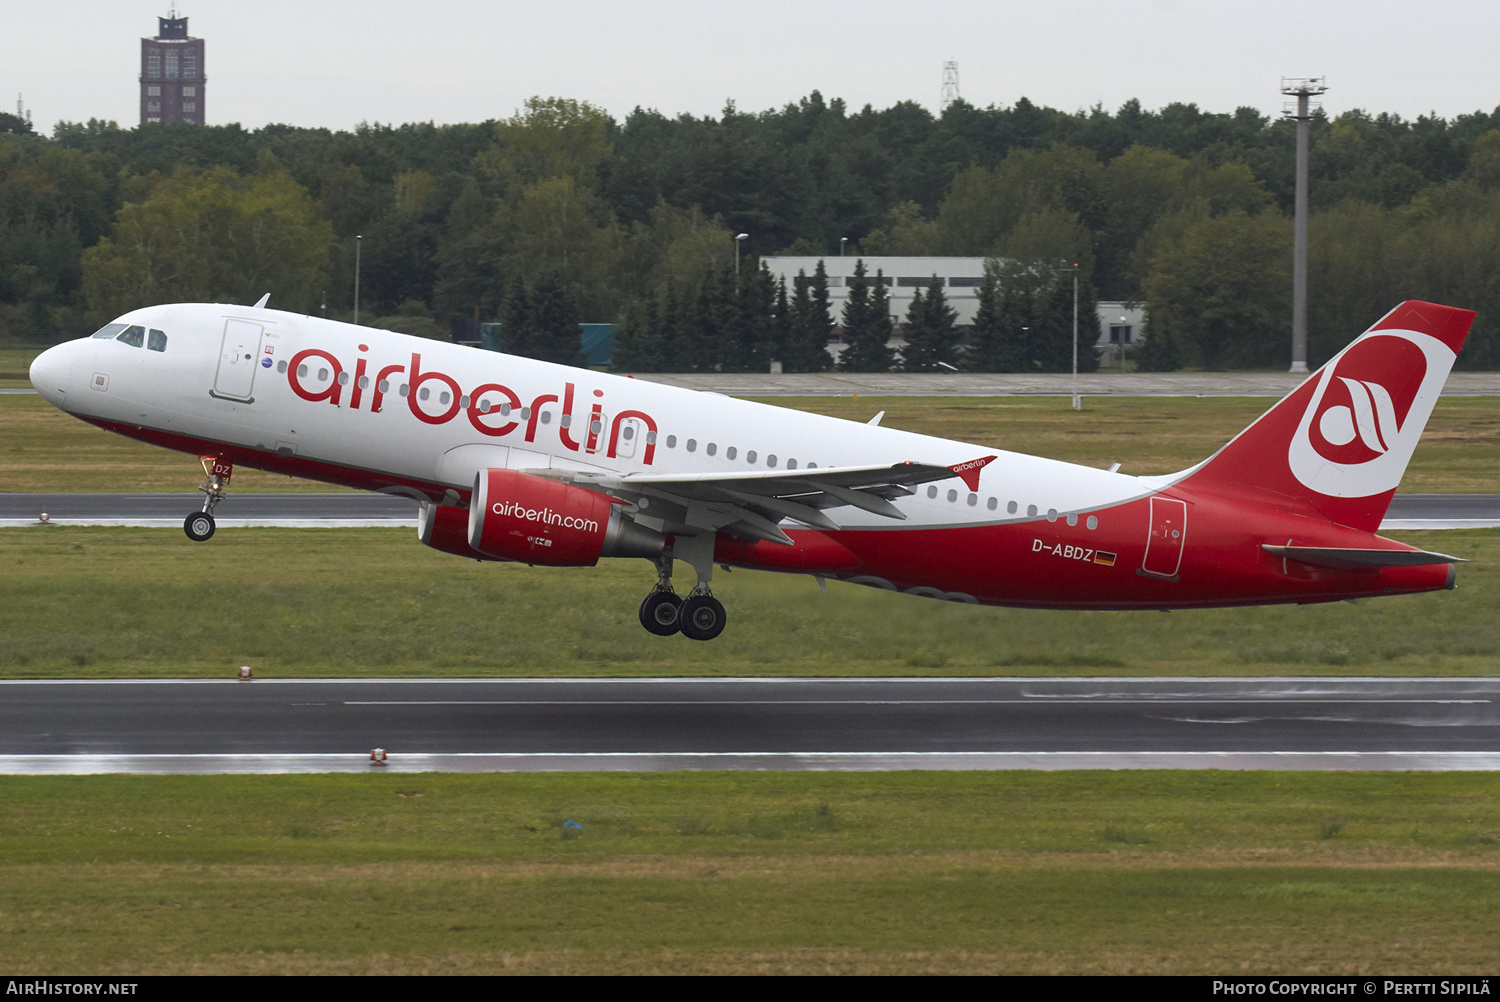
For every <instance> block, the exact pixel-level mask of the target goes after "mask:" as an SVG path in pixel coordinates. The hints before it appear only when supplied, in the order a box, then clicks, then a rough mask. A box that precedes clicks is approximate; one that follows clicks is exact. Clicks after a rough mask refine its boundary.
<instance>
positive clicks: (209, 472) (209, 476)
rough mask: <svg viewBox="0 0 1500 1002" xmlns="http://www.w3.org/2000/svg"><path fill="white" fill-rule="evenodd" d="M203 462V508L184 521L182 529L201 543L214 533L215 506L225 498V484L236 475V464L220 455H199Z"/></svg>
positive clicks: (201, 489)
mask: <svg viewBox="0 0 1500 1002" xmlns="http://www.w3.org/2000/svg"><path fill="white" fill-rule="evenodd" d="M198 458H199V459H200V460H202V462H203V474H204V481H203V484H202V486H200V487H199V488H198V490H199V491H201V492H202V493H203V495H204V497H203V509H202V510H201V511H195V512H193V513H192V514H191V515H189V516H188V517H187V518H185V519H183V521H182V531H183V532H185V533H187V538H189V539H191V540H192V541H193V542H195V543H201V542H203V541H204V540H206V539H208V538H209V537H210V536H212V535H213V534H214V529H215V528H216V526H215V525H214V508H216V507H218V504H219V502H220V501H223V500H224V485H225V484H227V483H228V482H229V478H230V477H231V476H233V475H234V464H233V463H231V462H230V461H229V460H227V459H220V458H219V457H218V456H199V457H198Z"/></svg>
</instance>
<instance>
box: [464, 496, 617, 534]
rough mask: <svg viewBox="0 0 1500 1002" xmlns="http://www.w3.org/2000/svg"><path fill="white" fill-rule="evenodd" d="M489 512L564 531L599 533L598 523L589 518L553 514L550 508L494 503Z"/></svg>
mask: <svg viewBox="0 0 1500 1002" xmlns="http://www.w3.org/2000/svg"><path fill="white" fill-rule="evenodd" d="M490 510H491V511H493V512H494V513H495V514H496V515H504V516H506V517H507V518H519V519H522V520H524V521H527V522H540V523H541V524H542V525H560V526H562V527H563V528H564V529H582V530H583V531H584V532H598V531H599V523H598V522H596V521H594V520H593V519H591V518H574V517H573V516H572V515H563V514H560V513H559V512H555V511H553V510H552V509H551V508H542V509H536V508H523V507H521V506H520V505H519V504H517V503H516V502H514V501H496V502H495V503H494V504H492V505H490Z"/></svg>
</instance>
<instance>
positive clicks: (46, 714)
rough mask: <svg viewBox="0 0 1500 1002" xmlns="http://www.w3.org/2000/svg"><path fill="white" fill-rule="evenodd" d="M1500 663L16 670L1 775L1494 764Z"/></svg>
mask: <svg viewBox="0 0 1500 1002" xmlns="http://www.w3.org/2000/svg"><path fill="white" fill-rule="evenodd" d="M1497 707H1500V679H1472V678H1469V679H1369V678H1352V679H1306V678H1250V679H1213V678H1192V679H1181V678H1133V679H1058V678H1030V679H1024V678H980V679H958V678H945V679H616V680H599V679H551V680H548V679H540V680H539V679H498V680H400V679H398V680H357V679H350V680H305V681H296V680H275V681H268V680H257V681H250V682H239V681H234V680H225V681H65V682H51V681H12V682H0V773H21V774H37V773H91V772H165V773H222V772H245V773H257V772H328V771H369V770H370V769H371V768H372V767H371V766H370V764H369V754H370V751H371V749H374V748H383V749H386V751H387V754H388V759H387V761H388V764H387V765H386V766H384V767H382V768H385V769H388V770H396V771H423V770H429V769H441V770H449V771H556V770H590V771H599V770H619V769H629V770H665V769H840V770H880V769H998V768H1028V769H1059V768H1109V769H1115V768H1223V769H1250V768H1257V769H1259V768H1270V769H1497V768H1500V710H1497Z"/></svg>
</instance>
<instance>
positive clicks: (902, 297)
mask: <svg viewBox="0 0 1500 1002" xmlns="http://www.w3.org/2000/svg"><path fill="white" fill-rule="evenodd" d="M985 260H986V259H985V258H982V257H865V258H856V257H852V256H851V257H763V258H761V263H762V264H764V265H765V266H766V268H767V269H768V270H769V271H770V272H771V277H772V278H773V279H776V278H784V279H786V287H787V290H788V292H789V293H790V291H791V289H792V288H793V287H794V283H795V282H796V279H797V273H798V272H799V271H801V272H805V273H806V274H807V275H808V276H811V275H812V274H813V272H815V271H816V270H817V268H818V262H819V261H822V262H823V268H824V270H825V271H826V272H827V274H828V312H829V316H830V319H831V320H833V322H834V323H838V322H839V321H840V319H841V318H842V317H843V315H844V303H845V301H847V300H848V298H849V286H848V280H849V279H851V278H853V277H854V268H855V265H856V264H858V262H860V261H864V264H865V280H866V281H869V282H873V281H875V275H876V272H879V273H880V277H881V281H883V282H884V283H885V287H886V290H885V291H886V294H887V295H888V296H889V297H890V309H891V322H892V323H894V324H896V325H898V326H899V325H900V324H901V323H902V322H903V321H905V319H906V313H907V310H909V309H911V301H912V297H913V296H914V295H915V294H916V292H917V290H919V289H921V290H923V291H924V292H925V290H926V289H927V287H928V286H929V285H931V284H932V277H933V276H934V275H936V276H937V277H938V278H940V279H942V280H943V295H944V296H945V297H947V300H948V305H949V306H951V307H953V309H954V311H955V312H957V313H958V322H959V323H960V324H972V323H974V315H975V314H976V313H978V312H979V287H980V286H981V285H983V284H984V262H985ZM1098 313H1099V341H1098V345H1097V346H1098V347H1099V348H1100V349H1106V348H1107V349H1110V352H1111V353H1114V352H1118V351H1119V350H1120V349H1119V346H1120V345H1121V344H1125V345H1132V344H1135V343H1136V342H1137V341H1139V340H1140V339H1141V329H1142V325H1143V323H1144V318H1145V313H1144V310H1143V308H1142V307H1141V305H1140V304H1138V303H1122V302H1100V303H1099V304H1098ZM899 336H900V332H899V331H898V332H897V337H898V339H899ZM900 343H904V342H900ZM1104 357H1105V358H1106V359H1108V358H1109V357H1110V355H1109V354H1106V355H1105V356H1104Z"/></svg>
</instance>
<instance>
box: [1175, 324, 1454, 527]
mask: <svg viewBox="0 0 1500 1002" xmlns="http://www.w3.org/2000/svg"><path fill="white" fill-rule="evenodd" d="M1473 322H1474V313H1473V311H1471V310H1460V309H1455V308H1453V307H1451V306H1438V305H1436V304H1434V303H1423V302H1418V301H1416V300H1412V301H1409V302H1405V303H1402V304H1401V305H1400V306H1398V307H1396V308H1395V309H1394V310H1392V311H1391V312H1389V313H1387V314H1386V315H1385V316H1384V317H1382V318H1381V319H1380V321H1379V322H1378V323H1376V324H1375V325H1374V326H1373V327H1371V328H1370V329H1369V330H1368V331H1366V332H1365V333H1364V334H1362V335H1360V336H1359V337H1358V338H1356V339H1355V341H1354V343H1352V344H1351V345H1349V347H1347V348H1345V349H1344V350H1343V351H1341V352H1339V353H1338V354H1337V355H1335V356H1334V357H1333V358H1332V359H1330V360H1329V361H1328V364H1327V365H1325V366H1323V367H1322V368H1321V369H1319V370H1318V371H1317V372H1316V373H1314V374H1313V375H1312V376H1310V377H1308V380H1307V382H1305V383H1303V384H1302V385H1301V386H1299V387H1297V389H1295V390H1293V391H1292V392H1291V393H1290V394H1288V395H1287V396H1286V397H1285V398H1283V399H1282V401H1281V402H1280V403H1278V404H1277V405H1276V406H1275V407H1272V408H1271V409H1270V410H1269V411H1267V412H1266V413H1265V414H1263V415H1261V417H1260V420H1258V421H1256V422H1255V423H1254V424H1252V425H1251V426H1250V427H1249V428H1246V429H1245V430H1244V431H1242V432H1240V434H1239V435H1238V436H1236V437H1235V439H1234V440H1233V441H1231V442H1230V443H1229V444H1228V445H1226V446H1224V448H1222V449H1220V450H1219V451H1218V452H1217V453H1215V454H1214V455H1213V456H1212V457H1211V458H1209V459H1208V461H1207V462H1205V463H1203V464H1202V465H1201V466H1199V467H1197V468H1196V469H1195V470H1192V471H1190V472H1189V474H1188V475H1187V476H1186V477H1185V478H1184V479H1183V480H1182V481H1180V482H1181V483H1182V484H1183V485H1184V486H1190V487H1193V488H1195V489H1198V490H1205V491H1210V492H1213V493H1223V494H1231V495H1236V496H1244V495H1246V494H1250V495H1258V496H1260V497H1261V498H1262V499H1267V500H1275V499H1268V498H1267V497H1266V495H1267V492H1269V493H1271V494H1273V495H1279V499H1280V500H1281V502H1282V505H1281V506H1283V507H1288V508H1311V509H1314V510H1315V511H1316V512H1318V513H1321V514H1322V515H1323V516H1324V517H1326V518H1328V519H1330V520H1332V521H1334V522H1338V523H1340V524H1342V525H1348V526H1353V527H1354V528H1357V529H1364V530H1365V531H1367V532H1374V531H1375V530H1376V529H1378V528H1379V527H1380V520H1381V518H1382V517H1384V515H1385V511H1386V508H1387V507H1389V505H1390V502H1391V495H1393V494H1395V493H1396V485H1397V484H1399V483H1400V482H1401V475H1402V474H1403V473H1405V472H1406V464H1407V461H1408V460H1410V459H1411V454H1412V450H1414V449H1415V448H1416V446H1417V440H1418V439H1419V438H1421V436H1422V429H1423V427H1425V426H1426V424H1427V418H1428V417H1429V416H1430V415H1431V414H1432V407H1433V404H1435V403H1437V398H1438V395H1439V394H1440V393H1441V392H1442V390H1443V384H1444V383H1445V382H1446V381H1447V379H1448V372H1449V370H1450V369H1452V368H1453V360H1454V358H1455V357H1457V355H1458V350H1459V349H1460V348H1462V347H1463V343H1464V338H1466V337H1467V336H1468V333H1469V325H1470V324H1472V323H1473Z"/></svg>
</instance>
